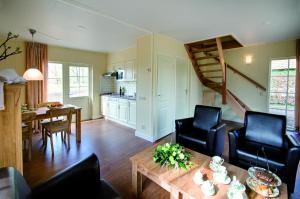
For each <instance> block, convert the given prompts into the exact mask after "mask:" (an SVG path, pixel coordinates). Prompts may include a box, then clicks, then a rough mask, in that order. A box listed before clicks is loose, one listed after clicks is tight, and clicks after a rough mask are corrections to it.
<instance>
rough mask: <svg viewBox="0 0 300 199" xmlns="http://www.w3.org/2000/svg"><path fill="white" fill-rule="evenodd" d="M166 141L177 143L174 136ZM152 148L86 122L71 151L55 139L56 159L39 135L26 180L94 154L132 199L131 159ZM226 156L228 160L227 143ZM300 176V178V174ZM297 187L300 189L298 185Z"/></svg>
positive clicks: (130, 133) (148, 186) (147, 193)
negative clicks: (79, 140) (78, 141)
mask: <svg viewBox="0 0 300 199" xmlns="http://www.w3.org/2000/svg"><path fill="white" fill-rule="evenodd" d="M231 127H232V125H228V128H231ZM164 139H167V140H170V139H172V140H174V134H171V135H169V136H167V137H166V138H164ZM226 139H227V136H226ZM150 145H152V143H150V142H148V141H145V140H143V139H140V138H138V137H135V136H134V130H133V129H130V128H127V127H124V126H121V125H119V124H116V123H113V122H110V121H106V120H94V121H88V122H83V123H82V142H81V144H76V140H75V134H74V133H72V136H71V149H70V150H69V151H68V150H67V147H66V145H65V144H63V143H62V141H61V137H60V135H57V136H54V148H55V152H54V153H55V154H54V157H52V155H51V148H50V145H48V147H47V148H46V150H44V148H43V147H42V141H41V137H40V135H35V136H34V140H33V155H32V160H31V161H30V162H25V163H24V176H25V178H26V180H27V182H28V183H29V184H30V186H32V187H33V186H35V185H36V184H38V183H39V182H41V181H43V180H45V179H47V178H48V177H50V176H52V175H54V174H55V173H57V172H58V171H60V170H62V169H64V168H66V167H68V166H69V165H71V164H73V163H75V162H77V161H79V160H81V159H83V158H85V157H87V156H89V155H90V154H91V153H95V154H96V155H97V156H98V158H99V160H100V164H101V176H102V178H105V179H106V180H107V181H109V182H110V183H111V184H112V185H113V186H114V187H115V188H116V189H117V190H118V191H119V192H120V194H121V195H122V197H123V198H125V199H131V198H132V197H131V164H130V161H129V157H131V156H132V155H134V154H136V153H137V152H139V151H141V150H143V149H144V148H146V147H148V146H150ZM224 156H225V159H227V157H228V141H227V140H226V144H225V154H224ZM298 176H300V175H299V174H298ZM298 179H299V177H298ZM298 181H299V180H298ZM298 184H299V183H298ZM143 186H144V191H143V194H142V198H144V199H150V198H156V199H165V198H169V197H170V196H169V193H168V192H166V191H164V190H163V189H161V188H160V187H159V186H157V185H156V184H155V183H152V182H150V181H149V180H146V181H145V182H144V185H143ZM297 187H300V186H299V185H297ZM298 190H299V189H298ZM296 193H297V194H295V196H294V197H293V198H295V199H296V198H300V197H299V196H300V194H298V191H297V192H296ZM297 196H298V197H297Z"/></svg>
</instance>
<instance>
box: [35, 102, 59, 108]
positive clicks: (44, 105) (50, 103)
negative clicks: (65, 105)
mask: <svg viewBox="0 0 300 199" xmlns="http://www.w3.org/2000/svg"><path fill="white" fill-rule="evenodd" d="M58 104H61V103H60V102H42V103H39V104H38V105H37V108H41V107H47V106H48V105H58Z"/></svg>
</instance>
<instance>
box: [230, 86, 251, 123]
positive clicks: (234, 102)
mask: <svg viewBox="0 0 300 199" xmlns="http://www.w3.org/2000/svg"><path fill="white" fill-rule="evenodd" d="M226 92H227V95H226V97H227V102H228V104H229V105H230V106H231V108H232V110H233V111H234V112H235V113H236V114H237V115H238V116H240V117H241V118H244V116H245V112H246V111H250V110H251V109H250V108H249V107H248V106H247V105H246V104H245V103H244V102H242V101H241V100H240V99H239V98H238V97H237V96H235V95H234V94H233V93H232V92H231V91H229V90H228V89H227V90H226Z"/></svg>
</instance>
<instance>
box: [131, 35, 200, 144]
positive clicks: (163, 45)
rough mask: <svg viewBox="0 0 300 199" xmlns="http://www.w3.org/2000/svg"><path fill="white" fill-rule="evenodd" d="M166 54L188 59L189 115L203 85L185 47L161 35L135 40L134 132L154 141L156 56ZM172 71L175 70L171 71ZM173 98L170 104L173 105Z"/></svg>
mask: <svg viewBox="0 0 300 199" xmlns="http://www.w3.org/2000/svg"><path fill="white" fill-rule="evenodd" d="M158 55H165V56H169V57H172V58H173V59H174V63H176V58H182V59H185V60H187V63H189V64H188V65H187V67H189V76H188V80H189V88H188V93H189V103H188V104H189V105H188V107H186V108H187V109H188V112H189V115H193V113H194V108H195V105H196V104H201V103H202V84H201V82H200V81H199V79H198V78H197V76H196V74H195V71H194V69H193V68H192V65H191V63H190V61H189V58H188V56H187V53H186V51H185V48H184V43H183V42H181V41H177V40H175V39H173V38H170V37H167V36H165V35H162V34H156V33H154V34H150V35H146V36H144V37H142V38H139V39H138V41H137V78H138V79H137V129H136V135H137V136H140V137H143V138H145V139H148V140H151V141H154V140H156V139H157V137H156V136H157V132H156V130H157V124H156V118H157V113H156V111H157V107H156V101H155V96H156V95H157V93H156V89H155V88H156V86H157V84H156V83H157V56H158ZM174 70H175V68H174ZM175 99H176V98H175V96H174V97H173V98H172V99H170V100H173V101H171V102H170V103H175Z"/></svg>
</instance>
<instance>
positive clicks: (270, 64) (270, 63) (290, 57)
mask: <svg viewBox="0 0 300 199" xmlns="http://www.w3.org/2000/svg"><path fill="white" fill-rule="evenodd" d="M291 59H296V56H288V57H276V58H270V60H269V76H268V90H267V111H268V112H269V110H270V96H271V95H270V94H271V93H282V94H285V95H286V102H285V109H275V110H285V116H286V117H287V111H289V109H288V108H287V107H288V103H287V102H288V96H289V95H290V94H293V95H295V93H289V92H288V90H289V87H288V84H289V78H290V75H288V76H287V91H286V92H271V77H272V61H276V60H291ZM289 62H290V61H289ZM288 66H290V63H289V65H288ZM269 113H270V112H269ZM287 120H288V119H287ZM287 123H288V122H287ZM286 129H287V130H295V126H294V127H293V129H290V128H288V125H287V126H286Z"/></svg>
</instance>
